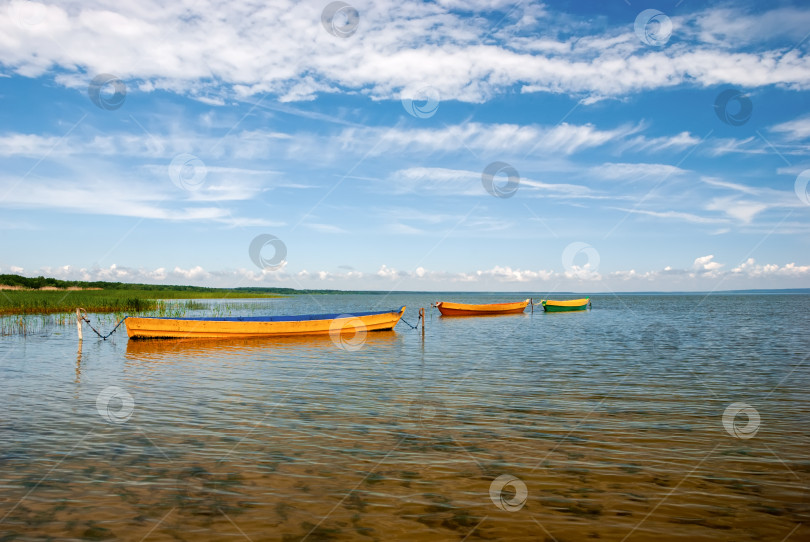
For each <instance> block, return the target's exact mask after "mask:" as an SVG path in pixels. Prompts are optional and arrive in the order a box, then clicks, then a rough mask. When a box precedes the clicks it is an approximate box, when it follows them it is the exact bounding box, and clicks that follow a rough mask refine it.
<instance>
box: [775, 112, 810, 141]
mask: <svg viewBox="0 0 810 542" xmlns="http://www.w3.org/2000/svg"><path fill="white" fill-rule="evenodd" d="M770 130H771V131H772V132H780V133H783V134H785V136H786V137H788V138H790V139H793V140H803V139H807V138H808V137H810V116H804V117H801V118H798V119H794V120H789V121H787V122H783V123H781V124H777V125H775V126H771V127H770Z"/></svg>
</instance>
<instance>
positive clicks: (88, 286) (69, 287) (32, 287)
mask: <svg viewBox="0 0 810 542" xmlns="http://www.w3.org/2000/svg"><path fill="white" fill-rule="evenodd" d="M99 290H100V291H137V292H149V291H152V292H157V291H160V292H184V293H186V294H194V293H199V294H204V295H202V296H201V297H204V298H207V299H211V298H212V294H216V293H220V294H222V295H223V296H224V297H226V298H232V297H233V296H234V294H236V295H242V296H244V297H260V296H263V295H268V294H275V295H301V294H370V295H386V294H450V295H530V296H531V295H533V296H535V297H538V296H541V295H542V296H547V295H548V296H568V295H591V296H598V295H734V294H737V295H742V294H810V288H752V289H743V290H739V289H737V290H715V291H709V290H673V291H658V290H642V291H633V292H612V291H601V292H597V291H593V290H580V291H555V292H542V291H539V290H511V291H486V292H483V291H462V290H333V289H295V288H285V287H259V286H248V287H239V288H217V287H209V286H190V285H180V284H145V283H126V282H109V281H66V280H61V279H56V278H50V277H41V276H40V277H35V278H33V277H24V276H22V275H9V274H6V275H1V274H0V291H3V292H9V291H31V292H37V291H40V292H42V291H99ZM172 297H174V296H172ZM193 297H194V296H192V295H189V296H188V297H184V298H185V299H193Z"/></svg>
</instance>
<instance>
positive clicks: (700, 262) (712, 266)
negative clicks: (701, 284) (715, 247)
mask: <svg viewBox="0 0 810 542" xmlns="http://www.w3.org/2000/svg"><path fill="white" fill-rule="evenodd" d="M724 265H725V264H722V263H720V262H716V261H714V254H709V255H708V256H700V257H699V258H695V263H694V264H692V268H693V269H695V270H697V271H700V272H707V273H712V272H714V271H717V270H719V269H720V268H721V267H723V266H724Z"/></svg>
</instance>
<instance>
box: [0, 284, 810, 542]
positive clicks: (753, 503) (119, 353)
mask: <svg viewBox="0 0 810 542" xmlns="http://www.w3.org/2000/svg"><path fill="white" fill-rule="evenodd" d="M525 297H528V296H527V295H503V294H500V295H492V296H489V295H465V294H442V295H438V294H407V295H404V294H392V295H389V296H383V295H335V296H327V295H320V296H312V297H310V296H300V297H296V298H288V299H278V300H273V301H271V302H270V303H269V306H268V305H262V307H263V310H265V309H266V310H267V312H268V313H272V314H307V313H320V312H324V313H336V312H337V313H343V312H348V311H350V310H383V309H394V308H398V307H399V306H401V305H407V306H408V310H407V311H406V314H405V319H406V320H407V321H408V322H410V323H412V324H413V323H415V322H416V320H417V317H416V315H417V310H418V308H419V307H426V308H427V310H428V317H427V326H426V330H425V334H424V339H423V337H422V333H421V330H419V331H414V330H411V329H409V328H408V326H406V325H405V324H403V323H400V324H399V325H398V326H397V328H396V330H395V331H393V332H379V333H369V334H368V335H367V336H366V337H365V341H364V342H362V343H360V344H358V345H357V347H355V346H353V344H354V343H345V344H343V347H341V344H340V341H338V342H337V343H336V342H334V341H332V340H331V339H330V337H328V336H326V337H311V338H300V337H299V338H288V339H283V338H277V339H260V340H229V341H217V340H212V341H190V342H182V341H181V342H178V341H158V342H154V341H146V342H144V341H140V342H136V341H127V338H126V334H125V332H124V330H123V328H122V329H121V330H120V331H119V332H118V333H116V334H115V335H113V337H112V338H111V339H109V340H107V341H106V342H103V341H99V340H96V339H93V338H91V335H92V334H91V332H89V330H87V329H85V340H84V341H83V344H82V346H81V350H80V351H79V349H78V341H77V338H76V328H75V325H70V326H59V327H56V328H50V329H48V330H45V331H44V332H43V333H40V334H36V335H32V336H27V337H20V336H13V337H2V338H0V518H2V520H0V540H17V539H19V540H30V539H35V538H36V539H42V538H52V539H60V540H63V539H74V540H75V539H93V540H103V539H113V538H115V539H121V540H244V539H247V540H253V541H258V540H312V541H314V540H395V539H399V540H476V539H487V540H496V539H511V540H538V539H539V540H554V541H559V542H563V541H574V540H584V539H602V540H625V539H626V540H657V541H661V540H735V541H744V540H775V541H781V540H783V541H788V540H792V541H799V540H810V491H809V490H808V484H810V457H809V456H808V450H810V398H809V397H810V396H809V395H808V390H810V376H809V375H810V361H808V354H810V333H808V332H809V331H810V296H809V295H796V296H787V295H711V296H708V297H706V296H702V295H651V296H644V295H622V296H608V295H604V296H594V297H593V298H592V301H593V309H592V310H590V311H587V312H580V313H563V314H544V313H542V312H539V311H537V310H536V311H535V312H534V313H531V312H529V311H528V310H527V312H526V313H525V314H523V315H512V316H500V317H480V318H444V317H440V316H439V315H438V312H437V311H436V310H435V309H430V308H429V306H430V303H431V302H432V301H438V300H441V299H444V300H452V301H465V300H466V301H469V302H477V303H486V302H495V301H500V300H520V299H522V298H525ZM243 311H244V312H246V313H250V314H254V312H252V311H249V310H246V309H243ZM94 323H95V322H94ZM106 328H107V329H109V328H110V326H109V325H107V326H106ZM735 413H736V415H735ZM724 422H725V425H724Z"/></svg>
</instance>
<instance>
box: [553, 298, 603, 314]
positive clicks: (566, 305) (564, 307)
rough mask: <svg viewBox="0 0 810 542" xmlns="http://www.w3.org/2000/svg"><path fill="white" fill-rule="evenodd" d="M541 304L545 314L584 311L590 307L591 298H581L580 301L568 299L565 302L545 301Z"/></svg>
mask: <svg viewBox="0 0 810 542" xmlns="http://www.w3.org/2000/svg"><path fill="white" fill-rule="evenodd" d="M542 303H543V310H545V311H546V312H571V311H584V310H585V309H587V308H588V307H590V306H591V298H590V297H583V298H582V299H568V300H566V301H555V300H553V299H545V300H543V301H542Z"/></svg>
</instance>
